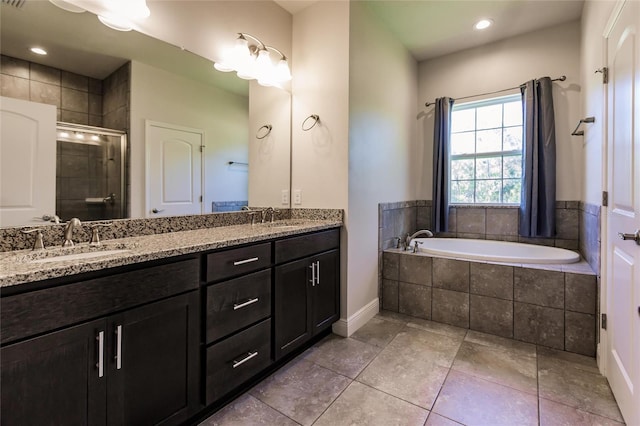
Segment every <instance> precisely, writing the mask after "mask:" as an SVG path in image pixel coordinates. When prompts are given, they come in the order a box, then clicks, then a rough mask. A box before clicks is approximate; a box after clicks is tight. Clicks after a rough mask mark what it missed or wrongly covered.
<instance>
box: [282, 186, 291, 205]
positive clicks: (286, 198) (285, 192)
mask: <svg viewBox="0 0 640 426" xmlns="http://www.w3.org/2000/svg"><path fill="white" fill-rule="evenodd" d="M280 203H282V204H286V205H288V204H289V190H288V189H283V190H282V195H281V200H280Z"/></svg>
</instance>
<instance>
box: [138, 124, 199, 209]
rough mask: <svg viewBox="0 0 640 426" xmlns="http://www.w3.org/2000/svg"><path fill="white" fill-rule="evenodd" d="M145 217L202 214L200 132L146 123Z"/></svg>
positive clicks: (169, 125) (168, 125)
mask: <svg viewBox="0 0 640 426" xmlns="http://www.w3.org/2000/svg"><path fill="white" fill-rule="evenodd" d="M145 124H146V125H145V129H146V131H145V143H146V157H147V166H146V170H147V172H146V181H147V182H146V187H147V200H146V216H147V217H155V216H175V215H187V214H200V213H203V205H204V204H203V202H202V194H203V192H204V190H203V166H202V149H203V148H204V134H203V132H202V131H201V130H197V129H189V128H186V127H181V126H174V125H172V124H165V123H158V122H154V121H147V122H146V123H145Z"/></svg>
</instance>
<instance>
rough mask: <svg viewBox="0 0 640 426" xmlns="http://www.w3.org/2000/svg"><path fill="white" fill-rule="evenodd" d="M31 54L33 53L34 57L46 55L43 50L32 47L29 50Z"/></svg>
mask: <svg viewBox="0 0 640 426" xmlns="http://www.w3.org/2000/svg"><path fill="white" fill-rule="evenodd" d="M30 50H31V51H32V52H33V53H35V54H36V55H46V54H47V51H46V50H44V49H43V48H42V47H32V48H31V49H30Z"/></svg>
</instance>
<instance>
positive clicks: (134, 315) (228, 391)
mask: <svg viewBox="0 0 640 426" xmlns="http://www.w3.org/2000/svg"><path fill="white" fill-rule="evenodd" d="M339 244H340V230H339V229H331V230H327V231H319V232H313V233H308V234H303V235H299V236H293V237H287V238H282V239H276V240H272V241H267V242H260V243H256V244H250V245H246V246H243V247H237V248H229V249H223V250H218V251H214V252H209V253H199V254H194V255H190V256H183V257H180V258H172V259H166V260H162V261H156V262H153V263H147V264H139V265H132V266H127V267H121V268H117V269H111V270H105V271H102V272H93V273H90V274H84V275H80V276H76V277H67V278H61V279H57V280H52V281H47V282H42V283H33V285H30V286H29V287H30V289H31V290H29V291H23V292H20V291H14V292H13V293H11V292H10V293H9V294H7V293H6V292H3V293H2V297H0V343H1V344H2V346H1V347H0V363H1V371H0V373H1V377H0V383H1V387H0V396H1V401H0V416H1V417H0V418H1V420H2V424H3V425H23V424H38V425H39V424H74V425H76V424H77V425H147V424H148V425H151V424H162V425H174V424H184V423H185V422H192V421H193V420H194V419H195V418H196V417H197V416H198V415H201V414H202V413H203V408H205V407H207V408H208V409H211V408H212V407H215V404H221V403H223V402H224V401H225V398H229V397H230V396H232V395H234V394H235V393H237V392H240V391H242V390H243V386H245V387H246V386H248V384H250V383H253V382H252V380H253V381H255V380H256V379H257V378H259V377H261V376H262V375H264V374H266V373H268V372H270V371H272V370H273V369H274V368H276V367H277V366H278V365H281V364H282V363H283V362H285V361H286V359H282V358H283V357H284V356H285V355H287V354H290V353H292V352H293V351H294V350H296V349H301V348H302V346H304V344H305V343H310V342H309V341H310V339H312V338H313V337H314V336H316V335H318V333H320V332H322V331H325V330H327V329H328V328H329V327H330V326H331V324H332V323H333V322H335V321H336V320H337V319H338V318H339V281H340V256H339ZM278 360H280V363H278Z"/></svg>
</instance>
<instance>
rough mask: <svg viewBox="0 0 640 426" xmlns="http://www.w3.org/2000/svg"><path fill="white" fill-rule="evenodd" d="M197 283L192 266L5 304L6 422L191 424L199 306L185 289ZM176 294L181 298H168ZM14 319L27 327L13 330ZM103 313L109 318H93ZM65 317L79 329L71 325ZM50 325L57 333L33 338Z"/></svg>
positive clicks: (63, 289)
mask: <svg viewBox="0 0 640 426" xmlns="http://www.w3.org/2000/svg"><path fill="white" fill-rule="evenodd" d="M158 274H160V276H162V281H160V282H159V281H158V280H159V279H160V278H159V276H158ZM198 278H199V261H198V260H197V259H192V260H187V261H181V262H176V263H172V264H169V265H160V266H154V267H150V268H143V269H139V270H136V271H131V272H125V273H121V274H116V275H112V276H107V277H101V278H96V279H92V280H88V281H81V282H77V283H69V284H65V285H62V286H59V287H55V288H48V289H44V290H39V291H33V292H30V293H24V294H19V295H14V296H8V297H3V298H2V309H3V313H2V318H3V320H5V319H6V320H7V321H6V323H5V322H3V323H2V324H1V327H2V331H3V333H4V332H5V331H6V332H7V334H10V335H12V336H15V337H16V338H17V339H18V340H19V341H18V342H17V343H9V344H7V345H5V346H3V347H2V348H1V349H0V358H1V360H0V362H1V364H2V365H1V382H2V388H1V390H0V393H1V407H0V410H1V411H0V415H1V418H2V423H3V424H6V425H13V424H16V425H22V424H84V425H94V424H95V425H107V424H109V425H112V424H113V425H143V424H179V423H181V422H183V421H185V420H187V419H188V418H189V417H190V416H192V415H193V414H194V413H195V412H197V410H198V408H199V402H198V387H199V377H198V375H199V369H200V363H199V351H198V340H199V322H200V309H199V305H200V301H199V293H198V291H189V290H193V289H197V287H198V284H199V279H198ZM87 289H88V291H85V290H87ZM178 289H181V290H187V292H185V293H182V294H178V295H174V296H172V295H171V294H174V293H173V291H175V290H178ZM103 292H108V293H109V297H104V295H103V294H102V293H103ZM72 296H73V297H72ZM167 296H169V297H167ZM158 299H161V300H158ZM35 302H40V303H41V305H34V304H33V303H35ZM140 303H142V305H141V306H138V307H135V308H130V307H129V306H131V304H133V305H134V306H136V305H139V304H140ZM88 307H91V308H90V309H88ZM17 312H29V314H30V315H28V317H29V318H31V320H27V319H26V318H23V321H21V323H20V324H19V323H18V322H16V321H14V320H13V319H12V318H11V314H12V313H13V314H17ZM105 312H106V313H110V312H112V314H110V315H106V316H102V317H101V318H99V319H96V320H89V319H90V318H92V317H95V316H100V315H101V314H104V313H105ZM96 314H97V315H96ZM65 316H66V317H67V321H73V320H80V321H81V322H80V324H79V325H73V326H67V325H68V324H64V317H65ZM82 320H85V321H84V322H82ZM86 320H89V321H86ZM42 323H44V324H45V325H44V326H43V325H41V324H42ZM46 324H48V327H51V328H58V326H59V325H60V324H63V325H62V327H61V328H60V329H59V330H56V331H53V332H48V333H47V332H45V333H44V334H38V335H37V336H36V337H29V336H30V334H29V333H31V331H30V330H34V329H35V330H38V331H40V330H41V329H42V328H43V327H47V325H46ZM19 325H20V326H21V327H19Z"/></svg>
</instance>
